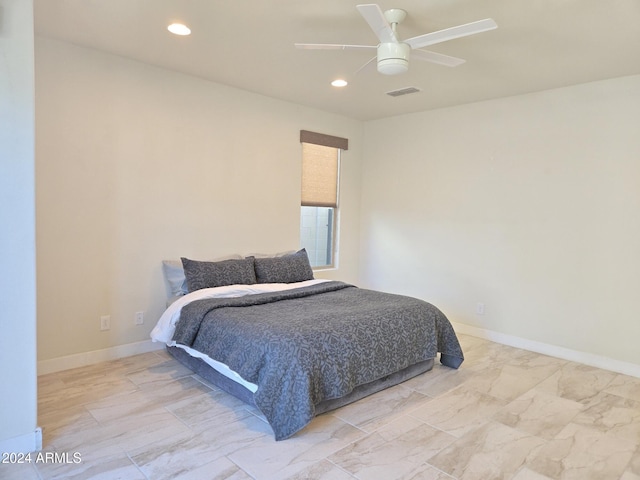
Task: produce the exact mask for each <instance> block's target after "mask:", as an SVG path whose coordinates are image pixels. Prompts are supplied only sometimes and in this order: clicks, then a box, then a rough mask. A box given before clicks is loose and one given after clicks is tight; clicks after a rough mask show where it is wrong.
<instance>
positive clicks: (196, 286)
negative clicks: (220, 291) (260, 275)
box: [181, 257, 256, 292]
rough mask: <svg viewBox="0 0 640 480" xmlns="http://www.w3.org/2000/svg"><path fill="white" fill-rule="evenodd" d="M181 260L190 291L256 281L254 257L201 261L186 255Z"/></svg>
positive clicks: (247, 283) (249, 283) (248, 283)
mask: <svg viewBox="0 0 640 480" xmlns="http://www.w3.org/2000/svg"><path fill="white" fill-rule="evenodd" d="M181 260H182V267H183V268H184V274H185V277H186V279H187V287H188V289H189V292H195V291H196V290H200V289H202V288H211V287H224V286H225V285H251V284H253V283H256V273H255V270H254V268H253V258H243V259H240V260H222V261H220V262H199V261H197V260H189V259H188V258H184V257H182V258H181Z"/></svg>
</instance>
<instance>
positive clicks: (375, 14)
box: [295, 3, 498, 75]
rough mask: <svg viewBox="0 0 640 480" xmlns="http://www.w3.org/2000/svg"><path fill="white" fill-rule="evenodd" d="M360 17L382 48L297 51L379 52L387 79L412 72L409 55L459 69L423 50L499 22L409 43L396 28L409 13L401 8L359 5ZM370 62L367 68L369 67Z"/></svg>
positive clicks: (333, 47)
mask: <svg viewBox="0 0 640 480" xmlns="http://www.w3.org/2000/svg"><path fill="white" fill-rule="evenodd" d="M356 8H357V9H358V11H359V12H360V15H362V17H363V18H364V20H365V21H366V22H367V23H368V24H369V27H370V28H371V30H373V33H374V34H375V35H376V37H378V40H379V42H380V43H379V44H378V45H377V46H376V45H337V44H322V43H296V44H295V46H296V47H297V48H302V49H308V50H354V49H355V50H361V49H373V48H377V56H376V57H374V58H372V59H371V60H370V61H369V62H371V61H373V60H374V59H376V60H377V65H378V72H380V73H382V74H385V75H398V74H400V73H405V72H406V71H407V70H409V53H410V52H411V50H415V54H416V55H415V58H417V59H419V60H425V61H427V62H432V63H436V64H438V65H445V66H447V67H456V66H458V65H461V64H462V63H464V60H463V59H461V58H456V57H451V56H449V55H443V54H441V53H436V52H431V51H428V50H420V49H421V48H423V47H426V46H428V45H435V44H437V43H442V42H446V41H448V40H453V39H455V38H460V37H466V36H469V35H474V34H476V33H481V32H486V31H488V30H493V29H495V28H498V25H497V24H496V22H494V21H493V19H491V18H485V19H484V20H478V21H477V22H471V23H467V24H465V25H458V26H457V27H451V28H447V29H444V30H438V31H437V32H431V33H426V34H424V35H418V36H416V37H412V38H408V39H406V40H403V41H401V40H399V39H398V36H397V27H398V24H400V23H401V22H402V21H403V20H404V19H405V17H406V16H407V12H405V11H404V10H402V9H400V8H392V9H390V10H387V11H385V12H383V11H382V10H381V9H380V7H379V6H378V5H376V4H375V3H370V4H364V5H357V6H356ZM369 62H367V63H366V64H365V65H368V64H369Z"/></svg>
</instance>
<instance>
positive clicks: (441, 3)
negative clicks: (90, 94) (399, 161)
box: [34, 0, 640, 120]
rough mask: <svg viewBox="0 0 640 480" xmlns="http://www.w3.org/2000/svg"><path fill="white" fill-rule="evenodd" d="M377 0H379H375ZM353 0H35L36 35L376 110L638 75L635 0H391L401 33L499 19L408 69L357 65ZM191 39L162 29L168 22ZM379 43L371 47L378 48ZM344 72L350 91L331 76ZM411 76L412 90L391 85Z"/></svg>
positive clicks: (336, 107)
mask: <svg viewBox="0 0 640 480" xmlns="http://www.w3.org/2000/svg"><path fill="white" fill-rule="evenodd" d="M374 1H375V0H374ZM359 3H366V2H363V1H351V0H322V1H311V0H273V1H271V2H269V1H267V0H227V1H223V0H34V9H35V31H36V35H40V36H46V37H51V38H55V39H59V40H64V41H68V42H71V43H74V44H77V45H83V46H87V47H91V48H95V49H98V50H102V51H105V52H110V53H113V54H117V55H122V56H124V57H129V58H132V59H135V60H139V61H141V62H146V63H149V64H153V65H157V66H160V67H164V68H168V69H171V70H176V71H180V72H184V73H187V74H191V75H195V76H198V77H202V78H206V79H210V80H212V81H214V82H218V83H221V84H226V85H231V86H234V87H237V88H241V89H244V90H248V91H251V92H255V93H259V94H263V95H267V96H270V97H275V98H279V99H282V100H287V101H291V102H295V103H298V104H302V105H307V106H311V107H315V108H319V109H322V110H325V111H329V112H335V113H337V114H341V115H345V116H348V117H352V118H356V119H360V120H371V119H377V118H382V117H388V116H393V115H399V114H403V113H409V112H416V111H422V110H428V109H433V108H439V107H445V106H451V105H456V104H462V103H469V102H475V101H479V100H486V99H491V98H497V97H504V96H511V95H518V94H523V93H527V92H534V91H540V90H545V89H550V88H556V87H562V86H567V85H573V84H578V83H584V82H590V81H594V80H601V79H605V78H613V77H618V76H624V75H632V74H640V0H427V1H423V0H384V1H382V2H379V5H380V7H381V8H382V9H383V10H386V9H389V8H402V9H404V10H406V11H407V12H408V16H407V19H406V20H405V21H404V22H403V23H402V24H401V25H400V26H399V36H400V38H409V37H413V36H416V35H420V34H423V33H427V32H431V31H435V30H440V29H443V28H447V27H451V26H455V25H459V24H463V23H468V22H472V21H475V20H481V19H484V18H488V17H490V18H493V19H494V20H495V21H496V22H497V23H498V29H497V30H493V31H489V32H485V33H480V34H477V35H473V36H469V37H465V38H460V39H456V40H451V41H449V42H446V43H442V44H438V45H434V46H432V47H429V50H432V51H436V52H440V53H444V54H447V55H452V56H456V57H461V58H464V59H466V60H467V62H466V63H464V64H463V65H461V66H458V67H455V68H449V67H444V66H440V65H435V64H432V63H427V62H422V61H417V60H415V59H414V61H412V62H411V63H410V68H409V72H407V73H406V74H403V75H397V76H385V75H381V74H379V73H378V72H377V71H376V70H375V67H373V64H372V67H373V68H371V69H369V70H366V71H363V72H360V73H358V74H357V75H355V72H356V71H357V70H358V69H359V68H360V67H361V66H362V65H363V64H364V63H365V62H366V61H367V60H369V58H371V56H372V55H373V53H372V52H371V51H346V50H345V51H319V50H298V49H296V48H295V47H294V45H293V44H294V43H295V42H301V43H339V44H343V43H348V44H368V45H371V44H376V43H377V40H376V38H375V36H374V34H373V33H372V31H371V29H370V28H369V26H368V25H367V24H366V23H365V21H364V20H363V18H362V17H361V16H360V14H359V13H358V11H357V10H356V5H357V4H359ZM176 21H180V22H184V23H186V24H188V25H189V26H190V27H191V29H192V32H193V33H192V35H191V36H189V37H177V36H175V35H172V34H170V33H168V32H167V30H166V26H167V25H168V24H169V23H172V22H176ZM373 52H375V51H373ZM336 77H343V78H345V79H347V80H348V81H349V82H350V83H349V86H347V87H346V88H344V89H336V88H335V87H332V86H330V84H329V83H330V81H331V80H333V79H334V78H336ZM408 86H414V87H417V88H419V89H421V90H422V91H421V92H419V93H416V94H412V95H407V96H402V97H395V98H394V97H390V96H388V95H386V93H385V92H388V91H390V90H396V89H399V88H403V87H408Z"/></svg>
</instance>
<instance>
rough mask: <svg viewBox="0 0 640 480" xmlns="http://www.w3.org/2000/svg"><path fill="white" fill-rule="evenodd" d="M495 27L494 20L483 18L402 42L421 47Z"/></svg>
mask: <svg viewBox="0 0 640 480" xmlns="http://www.w3.org/2000/svg"><path fill="white" fill-rule="evenodd" d="M495 28H498V25H497V24H496V22H494V21H493V19H491V18H485V19H484V20H478V21H477V22H471V23H467V24H465V25H458V26H457V27H451V28H445V29H444V30H438V31H437V32H431V33H426V34H424V35H419V36H417V37H413V38H410V39H408V40H405V41H404V43H408V44H409V45H410V46H411V48H422V47H426V46H428V45H434V44H436V43H441V42H446V41H447V40H453V39H454V38H460V37H466V36H468V35H474V34H476V33H481V32H486V31H488V30H493V29H495Z"/></svg>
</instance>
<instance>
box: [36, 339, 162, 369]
mask: <svg viewBox="0 0 640 480" xmlns="http://www.w3.org/2000/svg"><path fill="white" fill-rule="evenodd" d="M164 347H165V345H164V343H159V342H152V341H151V340H145V341H143V342H136V343H127V344H125V345H117V346H115V347H110V348H104V349H102V350H93V351H91V352H83V353H76V354H74V355H66V356H64V357H58V358H52V359H50V360H42V361H40V362H38V375H45V374H47V373H55V372H60V371H62V370H69V369H70V368H77V367H84V366H85V365H92V364H94V363H99V362H104V361H107V360H115V359H117V358H123V357H129V356H131V355H138V354H139V353H147V352H152V351H154V350H163V349H164Z"/></svg>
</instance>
